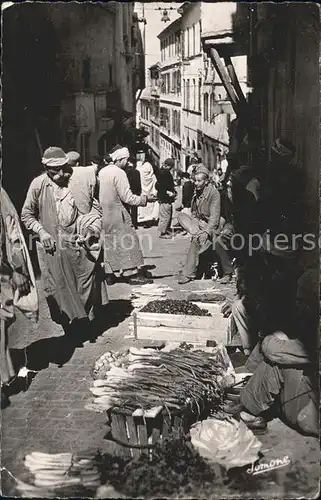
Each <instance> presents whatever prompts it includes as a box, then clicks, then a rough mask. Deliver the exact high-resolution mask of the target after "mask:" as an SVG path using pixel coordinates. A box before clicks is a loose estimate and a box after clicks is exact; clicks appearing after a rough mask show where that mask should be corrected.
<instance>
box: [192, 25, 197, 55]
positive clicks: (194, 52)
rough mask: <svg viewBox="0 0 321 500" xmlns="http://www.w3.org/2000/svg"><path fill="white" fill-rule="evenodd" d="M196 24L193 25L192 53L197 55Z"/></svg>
mask: <svg viewBox="0 0 321 500" xmlns="http://www.w3.org/2000/svg"><path fill="white" fill-rule="evenodd" d="M195 35H196V33H195V24H194V25H193V49H192V50H193V52H192V55H193V56H195V54H196V38H195Z"/></svg>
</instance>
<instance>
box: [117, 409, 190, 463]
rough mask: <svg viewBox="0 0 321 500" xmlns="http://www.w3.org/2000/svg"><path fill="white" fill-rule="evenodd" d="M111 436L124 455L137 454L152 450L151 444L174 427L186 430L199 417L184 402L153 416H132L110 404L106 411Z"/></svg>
mask: <svg viewBox="0 0 321 500" xmlns="http://www.w3.org/2000/svg"><path fill="white" fill-rule="evenodd" d="M108 417H109V420H110V423H111V437H112V440H113V441H114V443H116V444H117V445H118V448H119V452H120V454H121V455H123V456H125V457H132V458H138V457H139V456H140V455H141V453H143V452H149V453H150V454H152V450H153V448H154V447H155V446H156V445H157V444H158V443H160V442H161V441H162V440H163V439H165V438H167V437H169V436H170V435H171V434H172V433H173V431H175V432H180V433H182V434H186V433H187V432H188V430H189V428H190V426H191V425H192V424H193V423H195V422H196V421H197V420H198V417H199V414H198V413H197V412H194V411H193V410H192V407H191V406H186V407H184V408H182V409H180V410H174V411H172V412H170V413H169V412H168V411H167V410H163V411H162V412H160V413H159V414H158V415H157V416H156V417H155V418H148V417H134V416H133V415H132V413H131V412H130V411H128V410H125V409H122V408H112V409H111V410H109V412H108Z"/></svg>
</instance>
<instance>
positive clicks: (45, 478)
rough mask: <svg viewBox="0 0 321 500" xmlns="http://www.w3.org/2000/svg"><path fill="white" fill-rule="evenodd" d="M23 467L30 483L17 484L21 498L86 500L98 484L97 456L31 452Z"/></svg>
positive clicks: (19, 482)
mask: <svg viewBox="0 0 321 500" xmlns="http://www.w3.org/2000/svg"><path fill="white" fill-rule="evenodd" d="M24 464H25V467H26V468H27V469H28V470H29V473H30V477H31V479H30V482H29V483H26V482H23V481H17V486H16V487H17V489H18V490H19V491H20V492H21V493H22V495H23V496H24V495H25V496H27V497H30V496H31V497H41V498H54V497H59V496H63V497H67V498H68V497H69V496H78V495H80V494H81V496H89V493H90V492H94V491H96V489H97V488H98V486H99V485H100V484H101V478H100V477H101V476H100V471H99V468H98V463H97V461H96V455H94V454H92V453H78V454H72V453H59V454H56V455H51V454H48V453H40V452H32V453H30V454H29V455H26V457H25V460H24ZM86 493H87V494H86Z"/></svg>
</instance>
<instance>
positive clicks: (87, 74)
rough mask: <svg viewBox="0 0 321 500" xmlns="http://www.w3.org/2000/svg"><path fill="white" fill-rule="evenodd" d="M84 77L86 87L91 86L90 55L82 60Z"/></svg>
mask: <svg viewBox="0 0 321 500" xmlns="http://www.w3.org/2000/svg"><path fill="white" fill-rule="evenodd" d="M82 77H83V80H84V88H85V89H88V88H89V87H90V59H89V57H88V58H86V59H83V61H82Z"/></svg>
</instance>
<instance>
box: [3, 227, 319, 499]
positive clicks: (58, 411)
mask: <svg viewBox="0 0 321 500" xmlns="http://www.w3.org/2000/svg"><path fill="white" fill-rule="evenodd" d="M139 234H140V235H144V238H143V239H142V241H143V245H144V253H145V257H146V264H148V265H150V266H155V269H153V270H152V273H153V274H154V275H155V283H166V284H168V285H170V286H172V287H173V288H174V287H176V289H179V287H177V284H176V283H175V274H176V273H177V272H178V270H179V266H180V264H181V262H182V261H183V259H184V255H185V253H186V251H187V246H188V239H186V238H184V237H182V236H176V237H175V238H174V239H173V240H172V241H168V240H165V241H164V240H163V241H160V240H157V238H156V228H152V229H149V230H145V229H140V230H139ZM146 235H149V236H150V237H151V238H152V239H151V240H150V241H152V242H153V245H150V248H147V247H148V246H149V245H148V240H149V239H148V238H145V236H146ZM211 283H212V282H206V281H203V282H194V283H193V288H194V289H195V287H196V286H199V287H202V288H204V287H206V288H209V286H210V285H211ZM188 287H190V285H185V287H184V288H188ZM130 293H131V287H130V286H128V285H126V284H116V285H114V286H112V287H110V288H109V298H110V304H109V306H108V308H107V310H106V326H105V331H104V333H103V334H102V335H101V336H100V337H99V338H98V339H97V341H96V342H95V343H90V342H88V341H87V342H85V343H84V345H83V347H77V348H75V347H72V346H70V345H69V344H67V342H66V341H65V339H64V337H63V334H62V331H61V329H60V328H59V327H58V326H57V325H55V324H54V323H53V322H52V321H51V319H50V317H49V312H48V309H47V306H46V303H45V301H44V298H43V295H41V309H40V322H39V324H38V325H37V327H36V328H35V327H34V326H33V325H31V324H29V323H28V322H26V321H25V320H24V319H21V318H20V317H19V318H18V320H17V322H16V324H15V326H14V328H13V329H12V334H11V338H10V342H11V347H12V348H14V349H16V350H19V351H17V353H19V352H20V351H21V352H22V353H23V349H24V348H25V347H27V346H30V345H32V348H30V347H29V349H28V353H29V352H30V353H31V355H32V359H30V360H29V361H30V363H29V364H28V367H29V368H31V367H32V366H30V364H31V365H32V364H33V363H34V362H35V361H34V360H35V358H37V363H40V364H41V370H40V371H39V372H38V373H37V374H36V376H35V378H34V379H33V381H32V382H31V385H30V386H29V388H28V390H27V391H25V392H23V391H21V392H20V393H19V394H16V395H13V396H12V397H11V406H9V407H8V408H7V409H5V410H4V412H3V414H2V443H1V450H2V457H1V460H2V470H3V474H2V477H3V494H4V495H9V494H10V491H11V487H12V482H13V480H12V476H14V477H19V476H21V473H22V472H23V457H24V455H25V454H27V453H30V452H31V451H34V450H37V451H44V452H48V453H59V452H67V451H79V450H84V449H89V448H94V449H97V448H100V447H102V448H104V447H105V446H106V444H104V442H106V441H104V436H105V434H106V428H105V425H104V424H105V420H106V418H105V416H104V415H103V414H96V413H94V412H91V411H88V410H86V409H85V404H86V403H87V402H89V401H90V400H91V395H90V392H89V386H90V382H91V376H90V370H91V368H92V366H93V363H94V362H95V360H96V359H97V358H98V357H99V356H100V355H101V354H103V353H104V352H105V351H106V350H109V349H119V348H120V347H121V346H124V345H126V346H129V345H131V344H130V343H131V342H132V341H129V340H128V339H125V338H124V337H125V335H126V334H128V321H129V314H130V311H131V305H130ZM136 344H137V342H136ZM35 369H36V367H35ZM38 369H40V367H38ZM262 441H263V450H265V451H266V453H265V459H266V461H269V460H271V459H272V458H283V457H284V456H285V455H287V456H288V457H289V458H290V460H291V464H294V463H295V462H297V463H298V464H299V465H298V467H299V468H300V470H301V472H302V475H301V477H297V476H296V477H291V465H290V466H289V467H286V468H283V469H280V470H279V471H276V472H274V473H269V474H266V478H267V483H266V488H265V491H263V493H262V494H263V495H266V497H268V498H271V495H275V497H276V496H279V497H282V494H283V491H284V487H285V486H284V481H287V483H288V484H287V487H286V491H287V494H288V495H290V493H291V494H293V495H296V496H300V495H301V494H302V495H307V494H310V495H311V496H313V493H314V492H315V491H317V487H318V475H319V463H318V442H317V439H313V438H306V437H303V436H300V435H299V434H297V433H296V432H295V431H293V430H291V429H289V428H287V427H286V426H285V425H283V424H282V423H281V422H280V421H278V420H275V421H273V422H272V423H270V424H269V433H268V434H267V435H266V436H264V437H263V438H262ZM296 470H297V469H296ZM287 473H289V475H288V476H287ZM289 485H290V486H289ZM306 488H308V490H307V489H306ZM290 490H291V492H290ZM231 498H236V496H235V491H234V492H233V493H232V494H231Z"/></svg>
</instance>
